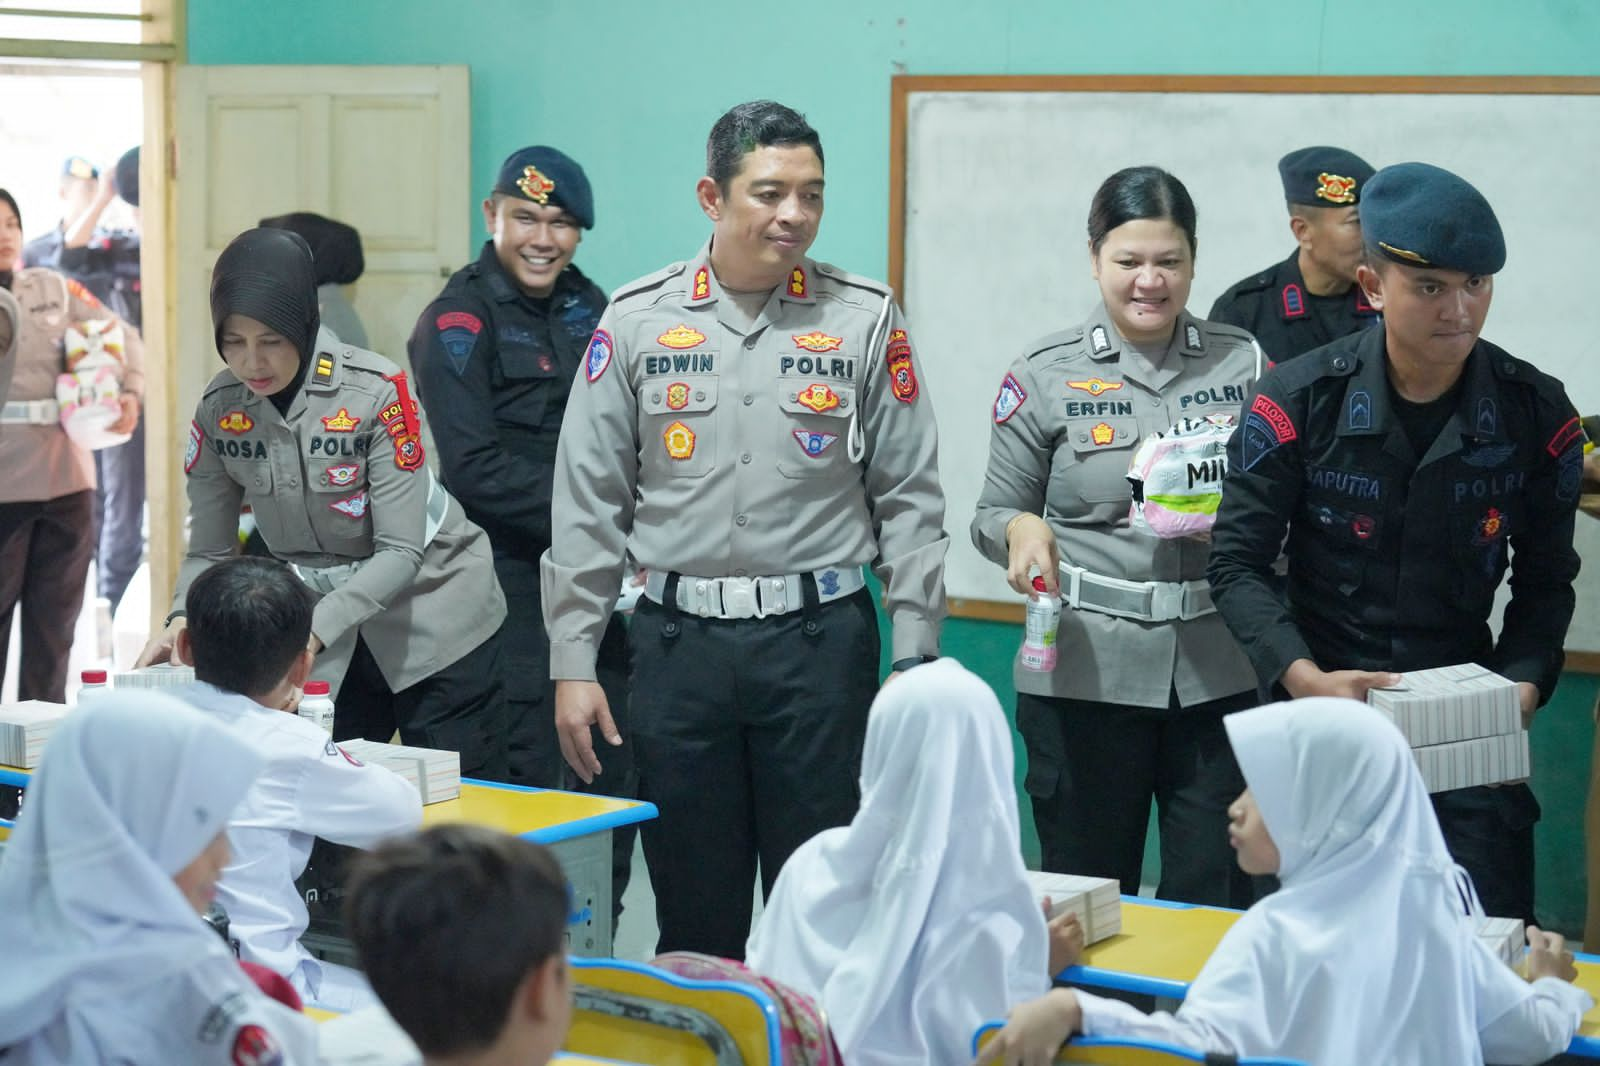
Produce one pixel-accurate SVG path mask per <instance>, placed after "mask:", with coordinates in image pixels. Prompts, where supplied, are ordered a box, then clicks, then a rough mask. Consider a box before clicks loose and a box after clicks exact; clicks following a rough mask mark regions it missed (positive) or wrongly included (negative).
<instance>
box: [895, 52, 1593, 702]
mask: <svg viewBox="0 0 1600 1066" xmlns="http://www.w3.org/2000/svg"><path fill="white" fill-rule="evenodd" d="M941 92H948V93H986V92H994V93H1074V92H1081V93H1091V92H1092V93H1271V94H1293V93H1305V94H1316V95H1324V94H1352V95H1356V94H1373V93H1407V94H1409V93H1415V94H1429V93H1443V94H1478V95H1482V94H1491V95H1499V96H1513V95H1535V96H1537V95H1548V96H1572V95H1600V78H1594V77H1544V76H1535V77H1413V76H1374V77H1367V76H1338V77H1306V76H1288V77H1279V76H1239V77H1235V76H1215V75H1092V74H1091V75H925V74H901V75H896V76H894V77H892V78H891V79H890V83H889V98H890V107H889V283H890V284H891V285H893V286H894V289H895V292H897V293H901V294H903V293H904V285H905V266H906V259H905V257H906V213H907V211H906V188H907V181H908V174H907V166H906V157H907V147H908V139H909V133H910V130H909V121H908V115H909V103H910V98H911V97H912V96H913V95H915V94H919V93H941ZM902 298H903V297H902ZM949 607H950V614H951V616H952V617H957V618H972V619H981V620H987V621H996V622H1013V623H1019V624H1020V623H1021V621H1022V618H1023V607H1022V606H1021V605H1020V604H1011V603H996V602H993V601H989V600H980V599H967V598H960V597H955V598H951V600H950V601H949ZM1567 669H1569V670H1576V671H1580V672H1584V673H1594V674H1600V652H1591V651H1569V652H1568V653H1567Z"/></svg>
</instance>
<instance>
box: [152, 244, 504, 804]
mask: <svg viewBox="0 0 1600 1066" xmlns="http://www.w3.org/2000/svg"><path fill="white" fill-rule="evenodd" d="M316 290H317V286H316V272H315V270H314V268H313V266H312V261H311V251H310V249H309V248H308V247H307V245H306V243H305V241H304V240H302V239H301V238H300V237H299V236H298V235H296V234H293V233H290V232H288V231H286V230H277V229H255V230H249V231H247V232H245V233H243V234H241V235H240V236H238V237H237V238H235V239H234V240H233V242H232V243H231V244H229V245H228V247H227V248H226V249H225V250H224V251H223V253H222V255H221V256H219V257H218V259H217V265H216V267H215V269H214V270H213V272H212V281H211V317H212V321H213V323H214V324H215V326H216V342H217V351H218V352H219V353H220V354H221V355H222V358H223V360H224V361H225V362H226V363H227V364H228V369H227V370H226V371H224V372H223V373H221V374H218V375H217V376H216V377H215V378H214V379H212V381H211V384H210V385H208V386H207V387H206V390H205V392H204V394H203V395H202V397H201V399H200V404H199V407H198V408H197V410H196V412H195V418H194V422H193V423H192V424H191V425H190V427H189V443H188V450H187V452H186V453H185V455H184V464H183V465H184V471H185V473H187V475H188V479H189V512H190V519H191V523H192V525H191V530H190V534H189V552H188V556H187V558H186V559H185V560H184V563H183V565H182V567H181V568H180V570H179V572H178V582H177V588H176V590H175V591H174V593H173V599H172V605H173V615H172V617H171V618H170V620H169V624H168V627H167V630H166V632H165V633H162V634H159V635H158V636H157V637H156V638H155V639H153V640H152V641H151V643H150V646H149V647H147V648H146V649H145V654H144V656H142V657H141V662H148V661H154V660H156V659H161V658H166V657H167V656H168V655H170V654H171V647H172V644H173V640H174V638H175V636H176V633H177V630H178V629H179V628H180V627H182V625H183V624H184V623H183V618H182V614H183V604H184V596H185V594H186V592H187V591H188V587H189V583H190V582H191V581H193V580H194V579H195V577H197V576H198V575H199V574H200V573H201V572H203V571H204V570H205V569H206V568H207V567H209V566H210V565H211V564H212V563H214V562H216V561H218V560H220V559H225V558H228V557H229V556H231V555H232V554H233V553H234V552H235V550H236V549H237V546H238V540H237V537H238V526H239V507H240V504H241V503H248V504H250V506H251V509H252V510H253V512H254V513H255V517H256V525H257V528H258V529H259V530H260V531H261V536H262V539H263V540H265V541H266V544H267V547H268V549H270V550H271V552H272V554H273V555H275V556H277V557H278V558H280V559H283V560H284V561H286V562H288V563H290V564H292V565H293V566H294V568H295V570H296V571H297V572H298V573H299V574H300V576H301V579H302V580H304V581H305V582H306V584H308V585H309V586H311V588H312V589H313V591H316V592H319V593H321V594H322V598H321V599H320V600H319V602H318V603H317V607H316V612H315V614H314V616H313V620H312V637H311V647H312V650H313V651H314V652H317V653H318V661H317V665H316V667H315V668H314V669H313V671H312V676H313V677H319V678H324V679H327V680H330V681H333V682H334V683H335V684H338V682H339V680H340V678H341V677H342V678H343V684H342V685H341V686H340V687H339V694H338V697H337V700H336V705H337V707H338V712H337V715H336V717H335V724H334V736H335V737H336V738H338V739H344V738H346V737H354V736H365V737H367V738H368V739H378V740H387V739H389V737H390V736H391V735H392V734H393V732H394V729H395V728H396V726H398V728H399V730H400V735H401V738H402V739H403V740H404V741H405V742H406V743H408V744H419V745H422V746H425V747H432V748H445V749H449V750H452V751H459V752H460V753H461V772H462V773H463V774H464V775H468V776H473V777H483V776H489V777H502V776H503V775H504V773H505V740H504V737H505V723H504V717H505V699H504V693H503V690H502V687H501V678H500V656H499V638H498V634H499V629H500V623H501V621H502V620H503V619H504V618H505V598H504V597H503V596H502V595H501V592H500V585H499V583H498V582H497V581H496V580H495V576H494V568H493V564H492V560H491V557H490V554H489V541H488V538H487V537H486V536H484V533H483V531H482V530H481V529H479V528H478V527H477V526H475V525H473V524H472V523H471V522H469V521H467V519H466V516H465V515H464V514H463V513H462V511H461V505H460V504H458V503H457V502H456V501H455V500H454V499H452V498H451V497H450V496H449V495H448V494H447V493H446V492H445V491H444V489H443V487H442V486H440V485H439V483H438V482H437V480H435V478H434V476H433V474H432V472H431V471H430V470H429V469H428V468H427V466H425V465H424V463H423V451H422V425H421V410H420V409H419V407H418V406H417V403H416V401H415V400H413V399H412V398H411V393H410V386H409V385H408V383H407V381H406V375H405V373H404V372H403V371H401V370H400V369H399V368H398V367H396V366H395V365H394V364H393V363H391V362H389V361H388V360H387V359H384V358H383V357H382V356H379V355H375V354H373V353H372V352H367V351H363V350H361V349H359V348H352V347H350V346H349V345H347V344H343V343H341V342H340V341H339V340H338V339H337V338H336V337H334V336H333V335H332V334H331V333H328V332H327V331H326V330H322V331H320V332H319V326H318V311H317V291H316ZM346 664H348V667H346Z"/></svg>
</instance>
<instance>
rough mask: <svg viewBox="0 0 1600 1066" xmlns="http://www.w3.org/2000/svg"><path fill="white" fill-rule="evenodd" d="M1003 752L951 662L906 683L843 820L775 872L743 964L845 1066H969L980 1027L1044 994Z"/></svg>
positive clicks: (981, 697) (876, 704)
mask: <svg viewBox="0 0 1600 1066" xmlns="http://www.w3.org/2000/svg"><path fill="white" fill-rule="evenodd" d="M1011 743H1012V741H1011V730H1010V728H1009V726H1008V725H1007V724H1006V719H1005V715H1004V714H1003V713H1002V712H1001V710H1000V704H999V702H998V701H997V700H996V699H995V695H994V693H993V692H992V691H991V690H990V689H989V687H988V686H987V685H985V684H984V683H983V682H982V681H981V680H979V679H978V678H977V677H976V676H974V675H973V674H971V673H969V672H967V671H966V670H965V669H964V668H963V667H962V666H961V664H960V663H957V662H955V661H954V660H951V659H941V660H940V661H938V662H934V663H929V664H928V665H926V666H919V667H917V668H916V669H914V670H911V671H909V672H907V673H906V674H905V675H904V676H902V677H900V678H898V679H896V680H895V681H894V682H893V683H891V684H889V685H887V686H885V687H884V689H883V690H882V691H881V692H880V693H879V694H878V698H877V699H876V700H874V701H873V704H872V712H871V716H870V718H869V719H868V722H867V741H866V751H865V755H864V757H863V761H862V769H861V810H860V812H859V813H858V814H857V815H856V817H855V820H854V821H852V822H851V823H850V824H849V825H848V826H843V827H841V828H838V829H829V830H827V831H825V832H822V833H819V834H818V835H817V836H815V837H813V838H811V839H810V840H809V841H807V842H806V843H805V844H803V845H801V846H800V848H799V849H798V850H797V851H796V852H795V853H794V855H793V856H792V857H791V858H790V859H789V861H788V863H787V864H786V865H785V866H784V868H783V872H782V873H781V874H779V875H778V882H777V884H776V885H775V886H773V890H772V898H771V899H769V900H768V901H767V906H766V909H765V911H764V912H763V913H762V915H761V920H760V922H759V924H758V925H757V927H756V930H755V932H754V933H753V934H752V935H751V937H750V943H749V946H748V949H747V961H748V963H749V965H750V967H751V968H752V969H754V970H756V971H757V972H759V973H761V974H763V975H764V976H767V977H770V978H773V979H775V980H778V981H781V982H783V983H784V984H787V985H789V986H790V987H792V988H795V989H797V990H799V991H801V992H804V993H806V994H808V995H811V996H813V997H814V998H816V999H817V1000H818V1001H819V1002H820V1003H821V1005H822V1008H823V1010H824V1011H826V1013H827V1015H828V1021H829V1025H830V1028H831V1030H832V1032H833V1036H834V1039H835V1040H836V1041H837V1043H838V1045H839V1050H840V1052H841V1053H842V1054H843V1055H844V1060H845V1062H846V1063H847V1064H849V1066H880V1064H897V1063H905V1064H908V1066H909V1064H912V1063H916V1064H918V1066H925V1064H928V1063H966V1062H969V1061H971V1054H970V1051H969V1048H970V1046H971V1045H970V1041H971V1039H972V1034H973V1031H974V1030H975V1029H976V1028H977V1027H978V1025H979V1024H980V1023H981V1022H983V1021H985V1020H987V1019H990V1018H1000V1017H1004V1016H1005V1014H1006V1012H1007V1011H1008V1010H1009V1009H1010V1008H1011V1007H1012V1006H1013V1005H1015V1004H1017V1003H1020V1002H1023V1001H1024V1000H1027V999H1030V998H1032V997H1034V996H1039V995H1043V994H1044V992H1045V991H1046V990H1047V989H1048V988H1049V985H1050V981H1049V977H1048V975H1047V973H1046V968H1047V966H1048V952H1049V945H1048V934H1047V932H1046V930H1045V924H1044V915H1043V913H1042V912H1041V910H1040V907H1039V902H1038V901H1037V900H1035V899H1034V898H1033V893H1032V892H1031V891H1030V890H1029V887H1028V883H1027V880H1026V878H1025V875H1024V868H1023V865H1022V853H1021V850H1020V845H1019V828H1018V821H1017V793H1016V785H1015V782H1014V781H1013V779H1012V749H1011Z"/></svg>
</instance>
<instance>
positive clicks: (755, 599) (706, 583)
mask: <svg viewBox="0 0 1600 1066" xmlns="http://www.w3.org/2000/svg"><path fill="white" fill-rule="evenodd" d="M667 577H668V575H667V574H665V573H663V572H662V571H660V570H651V571H649V572H648V573H647V574H646V575H645V579H644V594H645V595H646V596H648V597H650V599H651V600H653V601H654V602H656V603H660V602H661V598H662V596H664V595H665V594H666V590H667ZM811 577H812V578H813V579H814V580H815V581H816V583H817V600H818V602H820V603H829V602H831V601H833V600H838V599H843V598H844V597H846V596H849V595H851V594H852V593H855V592H858V591H860V590H861V589H863V588H865V587H866V584H867V579H866V576H865V575H864V574H863V573H862V571H861V567H859V566H830V567H828V568H826V569H823V570H813V571H811ZM804 580H805V575H803V574H782V575H780V576H777V577H690V576H689V575H688V574H679V575H678V610H680V611H682V612H683V613H684V614H692V615H695V616H696V617H698V618H767V617H769V616H771V615H775V614H788V613H789V612H790V611H798V610H799V609H800V608H801V607H802V606H804V605H805V591H804V589H805V586H804V584H803V582H804Z"/></svg>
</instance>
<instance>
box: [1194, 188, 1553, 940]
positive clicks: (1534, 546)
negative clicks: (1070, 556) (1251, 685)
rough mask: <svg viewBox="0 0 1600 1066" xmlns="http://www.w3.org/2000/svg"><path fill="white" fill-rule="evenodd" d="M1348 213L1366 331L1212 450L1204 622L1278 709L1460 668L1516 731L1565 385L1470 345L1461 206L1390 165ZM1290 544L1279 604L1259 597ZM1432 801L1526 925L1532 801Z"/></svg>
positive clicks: (1500, 907) (1473, 256)
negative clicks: (1496, 689) (1504, 596)
mask: <svg viewBox="0 0 1600 1066" xmlns="http://www.w3.org/2000/svg"><path fill="white" fill-rule="evenodd" d="M1361 213H1362V228H1363V231H1364V237H1365V241H1366V259H1365V262H1364V263H1363V264H1362V266H1361V267H1360V269H1359V271H1358V275H1357V277H1358V281H1359V283H1360V285H1361V287H1362V290H1363V291H1364V293H1365V295H1366V298H1367V300H1368V301H1369V302H1370V303H1371V304H1372V306H1373V307H1374V308H1375V309H1377V310H1378V311H1380V312H1382V314H1383V320H1382V328H1378V329H1370V330H1362V331H1361V332H1359V333H1355V334H1352V335H1350V336H1347V337H1344V338H1342V339H1340V340H1337V341H1334V342H1333V343H1332V344H1329V345H1326V346H1325V347H1322V348H1319V349H1316V350H1315V351H1312V352H1310V353H1307V354H1305V355H1303V356H1300V357H1299V358H1297V359H1295V360H1293V361H1292V362H1290V363H1289V364H1287V365H1284V366H1278V367H1275V368H1274V369H1272V370H1271V371H1269V372H1268V373H1267V374H1265V375H1264V376H1263V377H1262V378H1261V381H1260V383H1259V385H1258V386H1257V390H1256V393H1255V395H1254V396H1253V397H1252V399H1251V401H1250V403H1249V404H1248V405H1247V406H1246V408H1245V413H1244V422H1243V424H1242V425H1241V426H1240V429H1239V431H1238V432H1237V433H1235V434H1234V436H1233V439H1232V440H1231V441H1230V442H1229V445H1228V477H1227V481H1226V482H1225V484H1224V486H1223V493H1222V506H1221V508H1220V510H1219V511H1218V514H1217V523H1216V528H1215V530H1214V531H1213V533H1212V545H1211V560H1210V564H1209V566H1208V567H1207V577H1208V578H1209V579H1210V581H1211V587H1212V592H1213V596H1214V598H1215V602H1216V605H1217V609H1218V611H1220V612H1221V614H1222V616H1223V618H1224V620H1226V622H1227V623H1228V626H1229V628H1231V629H1232V630H1233V634H1234V636H1235V637H1237V638H1238V640H1239V642H1240V644H1241V645H1242V646H1243V647H1244V649H1245V653H1246V654H1247V655H1248V656H1249V657H1250V659H1251V661H1252V662H1253V663H1254V665H1255V668H1256V674H1257V676H1258V678H1259V680H1260V682H1261V683H1262V685H1263V686H1264V687H1269V688H1276V689H1278V690H1280V691H1279V694H1280V695H1281V694H1282V692H1283V691H1287V693H1288V694H1289V695H1290V696H1295V697H1303V696H1348V697H1351V698H1354V699H1364V698H1365V697H1366V693H1367V690H1368V689H1369V688H1373V687H1382V686H1385V685H1390V684H1393V683H1394V682H1395V680H1396V678H1395V676H1394V674H1393V673H1391V671H1404V670H1420V669H1426V668H1430V667H1437V666H1447V665H1452V664H1456V663H1468V662H1475V663H1478V664H1481V665H1482V666H1485V667H1487V668H1489V669H1491V670H1494V671H1495V672H1497V673H1499V674H1501V675H1503V676H1505V677H1507V678H1510V679H1511V680H1512V681H1515V682H1517V683H1518V684H1517V687H1518V692H1519V696H1520V698H1521V701H1522V711H1523V716H1524V722H1526V721H1527V720H1528V719H1529V718H1531V716H1532V714H1533V712H1534V710H1535V708H1537V707H1538V706H1539V705H1540V704H1542V703H1543V702H1544V701H1545V700H1547V699H1549V697H1550V693H1551V691H1552V690H1553V689H1554V688H1555V685H1556V681H1557V679H1558V677H1559V676H1560V672H1561V664H1562V644H1563V640H1564V638H1565V636H1566V632H1567V623H1568V622H1569V621H1570V620H1571V618H1572V611H1573V605H1574V594H1573V588H1572V582H1573V579H1574V577H1575V576H1576V575H1577V573H1578V555H1577V553H1576V552H1575V551H1574V550H1573V546H1572V535H1573V516H1574V514H1575V513H1576V510H1577V504H1578V495H1579V486H1580V484H1581V475H1582V465H1583V432H1582V430H1581V429H1580V428H1579V421H1578V417H1577V413H1576V412H1575V411H1574V410H1573V407H1572V403H1571V401H1569V400H1568V399H1567V396H1566V393H1565V392H1564V391H1563V389H1562V387H1561V383H1560V382H1559V381H1557V380H1556V379H1554V378H1552V377H1550V376H1549V375H1547V374H1544V373H1541V372H1540V371H1539V370H1538V369H1537V368H1536V367H1534V366H1533V365H1532V364H1530V363H1526V362H1524V361H1522V360H1521V359H1518V358H1516V357H1515V356H1513V355H1511V354H1510V353H1508V352H1506V351H1504V350H1503V349H1501V348H1499V347H1496V346H1495V345H1493V344H1491V343H1489V342H1488V341H1485V340H1482V339H1480V338H1479V333H1480V331H1481V330H1482V328H1483V322H1484V318H1485V317H1486V315H1487V314H1488V311H1489V303H1490V298H1491V296H1492V295H1493V292H1494V274H1495V273H1496V272H1497V271H1498V270H1499V269H1500V268H1501V266H1502V265H1503V264H1504V263H1505V242H1504V240H1503V238H1502V236H1501V232H1500V226H1499V223H1498V222H1497V221H1496V219H1495V215H1494V211H1493V210H1492V209H1491V208H1490V206H1489V204H1488V202H1487V201H1486V200H1484V198H1483V196H1482V195H1481V194H1479V192H1478V191H1477V190H1476V189H1474V188H1473V187H1472V186H1471V185H1469V184H1468V183H1467V182H1466V181H1464V180H1462V179H1461V178H1459V177H1457V176H1456V175H1454V174H1451V173H1449V172H1448V171H1444V170H1440V169H1439V168H1437V167H1433V166H1429V165H1427V164H1424V163H1403V164H1400V165H1398V166H1392V167H1388V168H1385V169H1384V170H1381V171H1379V172H1378V174H1377V175H1376V176H1374V177H1373V179H1372V180H1371V182H1370V183H1369V184H1368V185H1367V186H1366V188H1365V189H1364V190H1363V192H1362V197H1361ZM1285 532H1287V534H1288V542H1287V546H1286V547H1285V549H1284V550H1285V552H1286V554H1287V556H1288V561H1289V574H1288V588H1287V600H1285V599H1284V597H1282V596H1281V595H1280V594H1278V593H1277V592H1275V591H1274V584H1273V581H1272V563H1273V561H1274V560H1275V559H1276V558H1277V556H1278V553H1279V549H1280V546H1283V545H1284V535H1285ZM1508 549H1509V555H1510V558H1509V560H1508ZM1508 569H1509V570H1511V571H1512V574H1513V577H1512V581H1511V600H1510V603H1509V605H1508V606H1507V607H1506V611H1505V619H1504V625H1503V627H1502V629H1501V632H1500V636H1499V639H1498V640H1496V639H1495V638H1494V636H1493V635H1492V634H1491V633H1490V630H1489V616H1490V614H1491V612H1492V609H1493V607H1494V598H1495V590H1496V589H1497V588H1498V587H1499V585H1500V582H1501V580H1502V578H1504V576H1505V574H1506V571H1507V570H1508ZM1433 803H1434V809H1435V810H1436V811H1437V813H1438V815H1439V824H1440V827H1441V828H1442V829H1443V830H1444V835H1445V841H1446V843H1448V844H1449V846H1450V851H1451V854H1452V855H1454V856H1455V859H1456V861H1457V862H1459V863H1460V864H1461V865H1462V866H1463V867H1465V868H1466V870H1467V872H1468V873H1470V874H1471V875H1472V879H1473V881H1474V883H1475V884H1476V886H1477V889H1478V893H1479V895H1480V897H1481V898H1482V901H1483V906H1484V909H1485V910H1486V911H1487V913H1489V914H1493V915H1502V916H1506V917H1514V918H1522V919H1525V920H1527V921H1530V922H1531V921H1532V920H1533V825H1534V823H1535V822H1536V821H1537V820H1538V818H1539V804H1538V802H1537V801H1536V800H1535V799H1534V796H1533V793H1532V791H1531V790H1530V789H1529V788H1528V786H1527V785H1525V784H1508V785H1502V786H1499V787H1476V788H1464V789H1457V790H1454V791H1450V792H1441V793H1437V794H1435V795H1434V797H1433Z"/></svg>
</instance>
